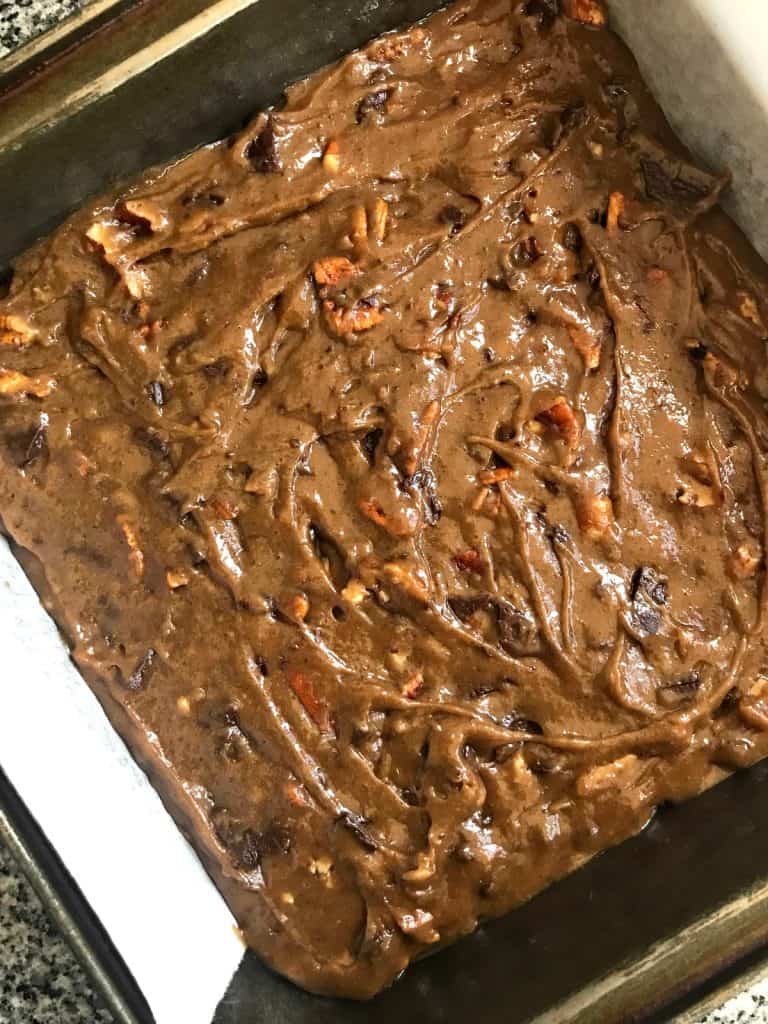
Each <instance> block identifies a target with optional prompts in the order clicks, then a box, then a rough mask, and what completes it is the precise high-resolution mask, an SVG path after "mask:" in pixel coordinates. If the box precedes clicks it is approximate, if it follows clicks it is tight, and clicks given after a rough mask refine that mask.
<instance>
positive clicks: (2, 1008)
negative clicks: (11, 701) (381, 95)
mask: <svg viewBox="0 0 768 1024" xmlns="http://www.w3.org/2000/svg"><path fill="white" fill-rule="evenodd" d="M87 2H88V0H0V57H2V56H3V55H4V54H6V53H8V52H9V51H10V50H12V49H14V47H16V46H19V45H20V44H21V43H23V42H25V41H26V40H27V39H29V38H31V36H33V35H36V34H37V33H38V32H41V31H43V30H44V29H46V28H48V27H49V26H50V25H52V24H54V23H55V22H56V21H57V20H59V19H60V18H63V17H65V16H66V15H68V14H71V13H72V12H73V11H76V10H78V9H79V8H80V7H83V6H85V3H87ZM722 2H723V3H725V0H722ZM747 1022H749V1024H768V980H766V981H763V982H761V983H760V984H758V985H755V986H754V988H752V989H751V990H750V991H749V992H746V993H744V994H743V995H741V996H738V997H737V998H736V999H732V1000H731V1001H730V1002H729V1003H728V1004H726V1006H725V1007H723V1009H722V1010H720V1011H718V1012H717V1013H714V1014H711V1015H710V1016H709V1017H707V1018H706V1021H703V1022H702V1024H747ZM0 1024H113V1018H112V1017H111V1015H110V1014H109V1012H108V1011H107V1010H106V1009H104V1008H103V1006H102V1004H101V1001H100V999H99V997H98V996H97V995H96V994H95V993H94V992H93V990H92V988H91V987H90V985H89V984H88V982H87V980H86V978H85V976H84V974H83V972H82V970H81V969H80V967H79V965H78V964H77V963H76V961H75V960H74V958H73V956H72V954H71V953H70V951H69V949H68V947H67V946H66V945H65V943H64V942H63V941H62V939H61V938H60V937H59V936H58V935H57V934H56V931H55V929H54V927H53V926H52V925H51V923H50V922H49V920H48V918H47V917H46V914H45V911H44V910H43V909H42V907H41V906H40V903H39V902H38V900H37V898H36V897H35V895H34V894H33V893H32V891H31V889H30V888H29V886H28V885H27V883H26V881H25V879H24V878H23V877H22V876H21V875H20V873H19V872H18V870H17V868H16V866H15V864H14V863H13V861H12V860H11V858H10V856H9V854H8V852H7V851H6V850H5V849H4V848H3V847H2V845H0Z"/></svg>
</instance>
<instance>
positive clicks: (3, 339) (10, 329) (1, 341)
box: [0, 313, 38, 348]
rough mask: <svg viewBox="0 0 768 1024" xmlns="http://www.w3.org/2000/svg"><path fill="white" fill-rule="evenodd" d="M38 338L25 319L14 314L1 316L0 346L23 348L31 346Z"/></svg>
mask: <svg viewBox="0 0 768 1024" xmlns="http://www.w3.org/2000/svg"><path fill="white" fill-rule="evenodd" d="M37 337H38V334H37V331H36V330H35V329H34V327H31V326H30V325H29V324H28V323H27V321H26V320H25V319H24V318H23V317H21V316H16V315H15V314H14V313H7V314H6V315H5V316H0V345H16V346H17V347H19V348H21V347H22V346H24V345H31V344H32V342H33V341H35V340H36V339H37Z"/></svg>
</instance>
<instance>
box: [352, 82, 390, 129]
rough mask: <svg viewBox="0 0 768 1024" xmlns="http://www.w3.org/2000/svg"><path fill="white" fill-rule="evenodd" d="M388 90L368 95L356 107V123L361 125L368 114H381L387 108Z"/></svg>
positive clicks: (380, 90) (379, 90)
mask: <svg viewBox="0 0 768 1024" xmlns="http://www.w3.org/2000/svg"><path fill="white" fill-rule="evenodd" d="M388 100H389V90H388V89H378V90H377V91H376V92H372V93H369V94H368V95H367V96H365V97H364V98H363V99H362V100H360V102H359V103H358V105H357V123H358V124H362V123H363V121H365V119H366V118H367V117H368V115H369V114H374V113H381V112H383V111H385V110H386V108H387V101H388Z"/></svg>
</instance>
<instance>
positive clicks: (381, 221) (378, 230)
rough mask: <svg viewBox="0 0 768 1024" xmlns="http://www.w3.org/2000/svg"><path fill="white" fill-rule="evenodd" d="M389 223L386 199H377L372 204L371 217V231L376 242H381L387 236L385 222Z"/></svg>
mask: <svg viewBox="0 0 768 1024" xmlns="http://www.w3.org/2000/svg"><path fill="white" fill-rule="evenodd" d="M388 221H389V203H388V202H387V201H386V199H382V198H381V197H379V198H378V199H377V200H376V202H375V203H374V204H373V214H372V216H371V229H372V231H373V237H374V238H375V239H376V241H377V242H383V241H384V238H385V236H386V234H387V222H388Z"/></svg>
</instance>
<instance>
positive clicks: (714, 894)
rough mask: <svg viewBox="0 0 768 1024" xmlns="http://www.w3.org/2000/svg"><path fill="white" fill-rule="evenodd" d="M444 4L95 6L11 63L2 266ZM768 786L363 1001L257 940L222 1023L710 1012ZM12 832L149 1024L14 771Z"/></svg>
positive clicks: (747, 944) (765, 897)
mask: <svg viewBox="0 0 768 1024" xmlns="http://www.w3.org/2000/svg"><path fill="white" fill-rule="evenodd" d="M437 6H438V4H437V3H436V2H435V0H365V2H364V0H217V2H210V0H208V2H206V0H143V2H140V3H138V2H134V3H133V4H131V3H130V2H126V0H95V2H94V3H93V4H92V5H91V7H90V8H86V13H85V14H82V15H80V16H79V17H77V18H75V19H74V20H73V21H72V22H70V23H69V24H68V25H65V26H64V27H63V28H59V29H57V30H56V31H55V32H54V33H53V34H52V35H49V36H48V37H43V39H42V40H40V41H38V42H36V43H34V44H33V45H32V46H31V47H28V48H26V49H25V50H23V51H21V52H20V53H18V54H16V55H14V56H13V57H12V58H11V59H10V60H9V61H6V62H4V63H2V62H0V218H1V219H2V230H0V271H2V268H3V267H4V266H7V265H8V263H9V261H10V260H11V259H12V258H13V257H14V256H15V255H16V254H17V253H19V252H20V251H21V250H23V249H24V248H25V247H26V246H27V245H28V244H29V243H31V242H32V241H34V240H35V239H36V238H37V237H39V236H40V235H41V234H44V233H46V232H48V231H49V230H50V229H51V228H53V227H54V226H55V225H56V224H57V223H58V222H60V221H61V220H62V218H63V217H64V216H65V215H66V214H67V213H68V212H69V211H70V210H72V209H74V208H75V207H77V206H79V205H80V204H81V202H82V201H83V200H84V199H85V198H86V197H87V196H89V195H91V194H92V193H94V192H98V191H100V190H102V189H104V188H105V187H107V186H108V185H110V184H112V183H114V182H115V181H117V180H121V179H127V178H130V177H131V176H132V175H134V174H136V173H137V172H139V171H141V170H143V169H144V168H145V167H147V166H148V165H151V164H154V163H158V162H162V161H164V160H167V159H169V158H171V157H173V156H175V155H176V154H179V153H182V152H184V151H185V150H189V149H191V148H193V147H194V146H196V145H199V144H201V143H204V142H207V141H210V140H213V139H216V138H219V137H222V136H225V135H227V134H228V133H230V132H232V131H234V130H236V129H237V128H238V127H239V126H240V125H241V124H242V123H243V121H244V120H245V119H246V118H247V117H248V116H249V115H251V114H252V113H253V112H254V111H255V110H257V109H258V108H259V107H262V106H264V105H266V104H269V103H272V102H274V101H275V100H277V99H278V98H279V95H280V92H281V90H282V88H283V87H284V86H285V85H286V84H287V83H288V82H289V81H291V80H295V79H297V78H300V77H301V76H303V75H305V74H306V73H308V72H310V71H312V70H314V69H316V68H318V67H319V66H321V65H322V64H324V63H327V62H329V61H331V60H333V59H334V58H336V57H338V56H340V55H341V54H342V53H343V52H345V51H347V50H349V49H351V48H352V47H354V46H356V45H359V44H360V43H362V42H364V41H365V40H366V39H368V38H370V37H372V36H374V35H377V34H378V33H380V32H381V31H384V30H385V29H389V28H392V27H395V26H396V25H400V24H404V23H406V22H408V21H414V20H416V19H418V18H420V17H422V16H423V15H425V14H427V13H429V12H430V11H431V10H434V9H435V8H436V7H437ZM171 112H172V113H173V116H169V115H170V114H171ZM1 761H2V751H0V763H1ZM766 783H768V764H764V765H760V766H758V767H756V768H755V769H753V770H751V771H749V772H745V773H742V774H739V775H738V776H735V777H733V778H731V779H730V780H728V781H727V782H725V783H723V784H721V785H720V786H718V787H717V788H716V789H714V790H712V791H710V792H709V793H707V794H705V795H704V796H702V797H700V798H698V799H696V800H694V801H692V802H690V803H688V804H685V805H683V806H681V807H675V808H666V809H664V810H662V811H661V812H660V814H659V815H658V816H657V818H656V819H655V820H654V822H653V823H652V824H651V825H650V826H649V827H648V828H647V829H646V831H645V832H644V833H643V834H642V835H641V836H638V837H637V838H636V839H633V840H631V841H629V842H627V843H625V844H624V845H622V846H620V847H618V848H617V849H614V850H611V851H609V852H607V853H605V854H603V855H601V856H600V857H598V858H597V859H595V860H594V861H592V862H591V863H590V864H588V865H587V866H586V867H584V868H582V869H581V870H579V871H578V872H576V873H575V874H573V875H571V876H570V877H568V878H566V879H564V880H563V881H561V882H559V883H557V884H555V885H553V886H552V887H551V888H549V889H548V890H547V891H546V892H544V893H543V894H542V895H540V896H538V897H537V898H536V899H534V900H532V901H531V902H530V903H529V904H527V905H526V906H524V907H522V908H520V909H519V910H517V911H515V912H514V913H512V914H510V915H508V916H507V917H506V918H503V919H502V920H500V921H496V922H493V923H491V924H488V925H486V926H484V927H483V928H481V929H480V930H479V931H478V932H477V933H476V934H474V935H472V936H471V937H469V938H467V939H464V940H462V941H461V942H459V943H457V944H456V945H454V946H452V947H450V948H449V949H446V950H443V951H441V952H439V953H438V954H436V955H434V956H433V957H430V958H429V959H425V960H423V961H421V962H420V963H418V964H416V965H414V966H413V967H412V968H411V969H409V970H408V971H407V972H406V974H405V975H404V977H403V978H402V979H401V980H400V981H399V982H398V983H397V984H396V985H395V986H394V987H393V988H392V989H390V990H389V991H387V992H385V993H384V994H383V995H381V996H380V997H378V998H377V999H376V1000H374V1001H373V1002H372V1003H369V1004H353V1003H345V1002H340V1001H336V1000H329V999H322V998H318V997H315V996H310V995H307V994H306V993H303V992H301V991H299V990H298V989H296V988H294V987H293V986H292V985H291V984H289V983H288V982H286V981H284V980H283V979H281V978H278V977H276V976H275V975H274V974H272V973H271V972H270V971H269V970H268V969H267V968H265V967H264V966H263V965H261V964H260V962H259V961H258V960H257V959H256V957H255V956H253V955H251V954H249V955H247V956H246V957H245V959H244V960H243V963H242V965H241V967H240V969H239V971H238V972H237V974H236V976H235V978H234V979H233V981H232V984H231V985H230V988H229V990H228V992H227V993H226V995H225V997H224V999H223V1001H222V1003H221V1005H220V1007H219V1010H218V1012H217V1015H216V1022H215V1024H244V1022H248V1024H258V1022H267V1021H269V1022H275V1024H304V1022H309V1021H312V1022H313V1024H331V1022H333V1024H363V1022H366V1024H379V1022H382V1024H383V1022H384V1021H386V1022H387V1024H389V1022H390V1021H391V1020H392V1019H396V1020H401V1021H404V1022H411V1021H418V1022H419V1024H437V1022H438V1021H439V1022H441V1024H452V1022H458V1021H461V1020H464V1019H466V1018H469V1019H471V1020H472V1021H473V1024H490V1022H493V1024H498V1022H500V1021H504V1024H523V1022H532V1021H539V1022H543V1021H547V1022H553V1024H554V1022H562V1024H565V1022H568V1024H575V1022H584V1024H587V1022H588V1024H611V1022H619V1021H621V1022H627V1021H634V1020H641V1019H647V1020H651V1021H653V1020H655V1021H669V1020H675V1021H681V1022H683V1021H694V1020H696V1019H697V1016H698V1015H699V1014H700V1013H701V1012H703V1010H704V1009H705V1008H706V1007H708V1006H709V1005H713V1004H716V1002H717V1001H719V1000H721V999H723V998H725V996H726V995H727V994H729V993H730V992H731V991H736V990H737V989H739V988H741V987H743V986H744V985H745V984H746V983H747V981H748V980H751V979H752V978H754V977H755V976H757V974H758V973H759V972H761V971H762V970H763V969H764V954H763V950H764V949H768V801H767V800H766V799H765V795H766V789H765V786H766ZM0 837H2V838H3V839H4V840H5V841H6V842H7V843H8V844H9V845H10V847H11V849H12V850H13V851H14V853H15V854H16V855H17V857H18V858H19V861H20V864H21V866H22V868H23V869H24V870H25V871H26V873H27V874H28V876H29V877H30V879H31V880H32V882H33V884H34V885H35V887H36V888H37V890H38V892H39V894H40V895H41V896H42V898H43V900H44V902H45V903H46V905H47V906H48V908H49V910H50V912H51V914H52V916H53V917H54V919H55V920H56V921H57V923H58V924H59V925H60V926H61V927H62V929H63V931H64V932H65V934H66V935H67V937H68V938H69V939H70V941H71V942H72V944H73V946H74V948H75V950H76V952H77V953H78V954H79V956H80V957H81V959H82V960H83V962H84V963H85V964H86V966H87V967H88V969H89V971H90V972H91V975H92V976H93V978H94V980H95V982H96V984H97V985H98V986H99V988H100V989H101V991H102V992H103V993H104V996H105V998H106V999H107V1001H108V1003H109V1005H110V1007H111V1009H112V1011H113V1013H114V1015H115V1017H116V1019H117V1020H118V1021H119V1022H120V1024H150V1022H151V1020H152V1018H151V1015H150V1014H149V1011H148V1009H147V1007H146V1004H145V1002H144V1000H143V998H142V997H141V994H140V993H139V992H138V991H137V988H136V985H135V983H134V982H133V980H132V978H131V976H130V974H129V972H128V971H127V970H126V968H125V966H124V964H123V963H122V962H121V960H120V957H119V954H118V953H117V952H116V950H115V949H114V947H113V946H112V944H111V943H110V941H109V937H108V936H107V935H106V934H105V933H104V931H103V929H101V927H100V925H99V923H98V921H97V920H96V918H95V917H94V915H93V913H92V912H91V911H90V909H89V908H88V906H87V905H86V903H85V901H84V899H83V897H82V895H81V894H80V893H79V892H78V890H77V888H76V886H75V885H74V884H73V882H72V881H71V879H70V878H69V876H68V874H67V872H66V869H65V868H64V867H63V866H62V864H61V862H60V861H59V859H58V857H57V856H56V853H55V851H54V850H53V849H52V848H51V847H50V845H49V844H48V842H47V841H46V839H45V836H44V835H43V834H42V832H41V831H40V829H39V828H38V827H37V825H36V824H35V822H34V821H32V819H31V817H30V815H29V812H28V811H27V810H26V808H25V807H24V804H23V802H22V801H21V800H20V799H19V797H18V795H17V794H15V793H14V791H13V790H12V788H11V786H10V785H9V783H8V781H7V779H6V778H5V777H4V776H3V775H2V772H0ZM766 962H768V960H766Z"/></svg>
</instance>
